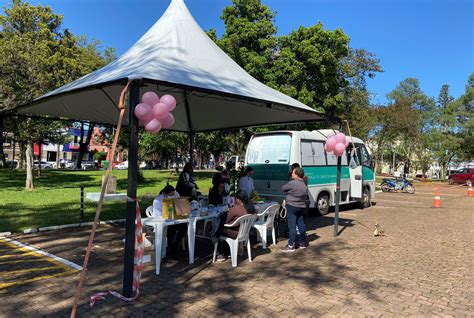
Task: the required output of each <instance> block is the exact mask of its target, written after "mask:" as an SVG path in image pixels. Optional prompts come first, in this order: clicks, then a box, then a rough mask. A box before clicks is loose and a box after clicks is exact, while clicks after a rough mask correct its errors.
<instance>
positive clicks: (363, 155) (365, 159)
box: [360, 145, 372, 167]
mask: <svg viewBox="0 0 474 318" xmlns="http://www.w3.org/2000/svg"><path fill="white" fill-rule="evenodd" d="M360 160H361V162H362V165H363V166H367V167H372V158H371V157H370V155H369V152H368V151H367V149H366V148H365V146H363V145H361V146H360Z"/></svg>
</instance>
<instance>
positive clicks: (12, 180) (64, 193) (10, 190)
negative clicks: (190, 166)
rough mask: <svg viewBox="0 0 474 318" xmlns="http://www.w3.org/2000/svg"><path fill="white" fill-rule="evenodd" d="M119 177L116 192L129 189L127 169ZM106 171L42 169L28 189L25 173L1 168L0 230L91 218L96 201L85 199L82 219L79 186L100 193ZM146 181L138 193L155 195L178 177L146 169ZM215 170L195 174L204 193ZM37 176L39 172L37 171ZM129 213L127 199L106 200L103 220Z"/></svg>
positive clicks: (144, 205)
mask: <svg viewBox="0 0 474 318" xmlns="http://www.w3.org/2000/svg"><path fill="white" fill-rule="evenodd" d="M112 174H113V175H115V176H116V177H117V191H118V192H125V193H126V191H127V171H126V170H125V171H118V170H114V171H113V172H112ZM103 175H104V171H65V170H48V171H43V172H42V176H41V177H40V178H38V177H35V188H36V189H35V190H34V191H32V192H29V191H25V190H24V187H25V178H26V172H25V171H24V170H19V171H10V170H4V169H0V232H7V231H10V232H19V231H22V230H25V229H29V228H37V227H43V226H50V225H62V224H71V223H78V222H82V221H92V220H93V219H94V214H95V208H96V205H97V203H96V202H88V201H85V207H84V217H85V218H84V220H81V218H80V187H81V185H84V187H85V190H84V192H85V193H88V192H100V188H101V178H102V176H103ZM143 175H144V178H145V181H144V182H141V183H139V184H138V196H139V197H142V196H144V195H145V194H149V195H151V196H152V197H154V196H156V195H157V194H158V192H159V191H160V190H161V189H162V188H163V187H164V186H165V185H166V182H167V180H168V178H169V180H170V183H171V184H172V185H173V186H175V185H176V181H177V179H178V176H177V175H176V174H174V175H173V176H171V173H170V170H144V171H143ZM212 175H213V172H212V171H197V172H195V177H196V179H197V183H198V185H199V187H200V189H201V191H202V192H203V193H206V194H207V192H208V190H209V188H210V187H211V179H212ZM35 176H36V172H35ZM152 201H153V199H151V198H150V199H144V200H142V201H141V202H140V207H141V210H142V213H143V212H144V211H145V209H146V208H147V207H148V206H149V205H151V204H152ZM125 214H126V203H125V202H121V201H119V202H117V201H112V202H110V201H109V202H105V203H104V206H103V208H102V212H101V217H100V218H101V220H113V219H123V218H125Z"/></svg>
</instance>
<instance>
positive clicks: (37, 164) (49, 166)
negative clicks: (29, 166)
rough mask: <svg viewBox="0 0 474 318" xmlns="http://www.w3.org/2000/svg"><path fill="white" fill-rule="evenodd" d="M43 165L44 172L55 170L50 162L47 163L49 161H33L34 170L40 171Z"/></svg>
mask: <svg viewBox="0 0 474 318" xmlns="http://www.w3.org/2000/svg"><path fill="white" fill-rule="evenodd" d="M40 165H41V169H42V170H49V169H53V165H52V164H51V163H50V162H47V161H41V163H40V161H39V160H34V161H33V168H34V169H39V167H40Z"/></svg>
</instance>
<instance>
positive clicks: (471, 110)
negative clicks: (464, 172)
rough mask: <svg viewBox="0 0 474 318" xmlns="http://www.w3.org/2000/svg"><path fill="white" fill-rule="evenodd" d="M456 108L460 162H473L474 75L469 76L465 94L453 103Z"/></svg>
mask: <svg viewBox="0 0 474 318" xmlns="http://www.w3.org/2000/svg"><path fill="white" fill-rule="evenodd" d="M455 103H456V105H457V107H458V120H459V124H460V130H459V138H460V140H459V142H460V146H459V151H458V157H459V159H461V160H466V161H469V160H473V158H474V142H473V141H474V73H472V74H471V75H470V76H469V79H468V82H467V84H466V90H465V93H464V94H463V95H462V96H461V97H459V99H458V100H456V101H455Z"/></svg>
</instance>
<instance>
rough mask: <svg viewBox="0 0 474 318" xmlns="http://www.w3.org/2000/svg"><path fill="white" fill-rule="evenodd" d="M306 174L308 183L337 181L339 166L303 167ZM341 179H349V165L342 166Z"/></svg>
mask: <svg viewBox="0 0 474 318" xmlns="http://www.w3.org/2000/svg"><path fill="white" fill-rule="evenodd" d="M303 169H304V174H305V176H307V177H308V185H310V186H311V185H319V184H331V183H336V177H337V167H336V166H321V167H303ZM341 179H349V167H346V166H344V167H341Z"/></svg>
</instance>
